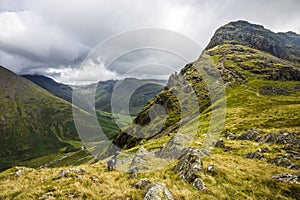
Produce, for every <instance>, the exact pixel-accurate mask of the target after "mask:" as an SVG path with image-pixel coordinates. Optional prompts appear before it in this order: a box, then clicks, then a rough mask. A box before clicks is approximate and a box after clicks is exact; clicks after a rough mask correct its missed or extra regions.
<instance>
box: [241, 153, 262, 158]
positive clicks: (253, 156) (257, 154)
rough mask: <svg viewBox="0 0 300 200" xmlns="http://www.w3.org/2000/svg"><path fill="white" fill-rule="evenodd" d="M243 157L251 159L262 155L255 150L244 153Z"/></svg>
mask: <svg viewBox="0 0 300 200" xmlns="http://www.w3.org/2000/svg"><path fill="white" fill-rule="evenodd" d="M245 157H246V158H251V159H261V158H263V157H264V155H261V154H259V153H257V152H250V153H247V154H245Z"/></svg>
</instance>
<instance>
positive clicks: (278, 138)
mask: <svg viewBox="0 0 300 200" xmlns="http://www.w3.org/2000/svg"><path fill="white" fill-rule="evenodd" d="M259 142H263V143H272V144H293V145H296V146H297V145H298V146H299V145H300V133H299V132H298V133H290V132H286V131H283V130H281V131H278V132H277V133H270V134H268V135H266V136H264V137H262V138H260V139H259Z"/></svg>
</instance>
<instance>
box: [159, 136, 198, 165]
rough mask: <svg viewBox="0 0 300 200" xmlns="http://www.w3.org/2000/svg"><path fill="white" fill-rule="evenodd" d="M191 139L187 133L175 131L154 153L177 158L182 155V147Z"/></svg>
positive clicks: (161, 156)
mask: <svg viewBox="0 0 300 200" xmlns="http://www.w3.org/2000/svg"><path fill="white" fill-rule="evenodd" d="M192 140H193V138H192V137H190V136H188V135H184V134H182V133H176V134H175V135H174V136H173V137H172V138H171V139H170V140H169V141H168V142H167V144H166V145H165V146H164V147H163V148H161V149H160V150H159V151H158V152H156V153H155V154H156V156H158V157H160V158H168V159H178V158H179V157H180V156H181V155H182V152H183V149H184V148H185V147H187V146H188V145H189V144H190V143H191V141H192Z"/></svg>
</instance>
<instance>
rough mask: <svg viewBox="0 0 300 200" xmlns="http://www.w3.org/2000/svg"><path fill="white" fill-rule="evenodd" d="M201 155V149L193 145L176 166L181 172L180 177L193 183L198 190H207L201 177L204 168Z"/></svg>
mask: <svg viewBox="0 0 300 200" xmlns="http://www.w3.org/2000/svg"><path fill="white" fill-rule="evenodd" d="M201 157H202V151H201V150H199V149H195V148H192V147H190V148H187V149H186V150H185V152H184V153H183V154H182V156H181V157H180V158H179V161H178V163H177V165H176V166H175V171H177V172H178V173H179V177H180V178H181V179H183V180H184V181H186V182H188V183H189V184H191V185H193V186H194V187H195V188H196V189H197V190H205V185H204V183H203V181H202V180H201V178H200V173H201V172H202V169H203V164H202V160H201Z"/></svg>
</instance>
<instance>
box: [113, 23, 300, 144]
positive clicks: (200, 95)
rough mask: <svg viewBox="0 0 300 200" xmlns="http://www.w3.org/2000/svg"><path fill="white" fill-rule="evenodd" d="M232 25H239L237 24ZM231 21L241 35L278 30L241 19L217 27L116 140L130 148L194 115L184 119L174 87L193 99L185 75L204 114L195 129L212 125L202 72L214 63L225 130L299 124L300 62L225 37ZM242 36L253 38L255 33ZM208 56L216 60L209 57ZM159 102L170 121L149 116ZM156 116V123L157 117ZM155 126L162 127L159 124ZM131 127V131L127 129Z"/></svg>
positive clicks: (288, 127)
mask: <svg viewBox="0 0 300 200" xmlns="http://www.w3.org/2000/svg"><path fill="white" fill-rule="evenodd" d="M233 25H235V26H236V28H233ZM228 26H229V27H231V31H232V32H233V33H232V34H233V36H235V34H234V33H236V32H237V31H238V30H240V32H239V34H241V35H242V36H245V35H248V32H251V33H253V35H255V36H256V37H258V36H257V34H259V33H260V32H261V31H262V32H266V33H269V34H266V35H265V37H266V39H267V40H269V39H270V38H273V35H274V34H275V33H272V32H270V31H268V30H266V29H263V27H262V26H259V25H252V24H250V23H248V22H243V21H242V22H241V21H238V22H232V23H229V24H228V25H225V26H224V27H221V28H220V29H218V31H217V32H216V34H215V36H214V37H213V38H212V40H211V41H212V42H211V43H210V44H209V45H208V47H207V50H206V51H205V52H204V53H203V54H202V56H200V58H199V60H197V61H195V62H194V63H190V64H187V65H186V66H185V67H184V68H183V69H182V70H181V72H180V74H178V75H176V74H173V75H172V76H171V77H170V79H169V82H168V85H167V88H165V89H164V90H163V91H162V92H161V93H159V94H158V95H157V96H156V97H155V98H154V99H153V100H152V101H151V102H149V103H148V104H147V105H146V106H145V107H144V109H143V111H142V112H141V113H139V114H138V116H137V117H136V118H135V121H134V122H135V124H137V125H132V126H129V127H127V128H125V129H124V130H123V131H122V132H120V133H119V135H118V136H116V137H115V138H114V143H115V144H116V145H117V146H119V147H121V148H123V147H125V146H126V148H130V147H133V146H135V145H137V144H139V142H140V141H142V140H145V139H146V140H147V139H151V138H153V137H160V136H163V135H165V134H168V133H169V132H170V131H171V132H172V131H175V132H176V130H177V129H178V127H179V123H185V121H193V120H191V118H193V117H195V116H193V112H194V113H195V112H196V111H193V109H192V108H191V112H190V117H189V118H188V119H186V118H185V119H182V120H181V115H182V113H181V109H182V108H180V104H179V102H178V97H176V90H177V91H181V92H182V94H183V95H181V96H180V97H182V98H187V99H186V100H187V102H189V101H188V98H189V97H190V95H191V94H192V91H191V90H190V89H188V88H187V89H184V88H186V84H183V83H182V81H180V78H178V77H184V79H185V80H186V81H187V82H188V83H189V84H190V86H191V87H192V88H193V91H194V92H195V93H196V96H197V99H198V103H199V112H200V113H201V115H200V116H201V117H204V118H205V119H202V120H200V121H201V123H202V127H200V128H199V129H198V132H197V133H198V134H200V133H205V131H206V130H207V128H208V127H207V125H208V124H209V123H208V120H209V119H210V116H209V115H210V114H209V111H210V108H211V106H212V105H211V100H210V96H209V93H208V87H207V84H206V82H205V79H204V78H203V73H202V74H201V72H204V71H208V72H209V71H210V70H212V72H213V67H212V66H214V67H216V68H217V70H218V71H219V73H220V75H221V77H222V80H223V82H224V86H225V88H226V100H227V118H226V122H227V123H226V124H225V129H224V130H223V132H226V131H237V132H242V131H245V130H247V128H251V127H258V128H261V129H263V130H265V131H268V130H271V129H272V130H273V129H281V128H282V129H296V128H299V126H300V124H299V120H298V119H299V111H300V107H299V106H300V105H299V103H300V102H299V87H300V67H299V66H300V65H299V64H298V63H297V62H291V61H289V60H284V59H281V58H278V57H275V56H273V55H271V54H270V53H269V52H268V51H261V50H259V49H262V50H264V49H263V48H257V49H255V48H251V47H249V46H251V45H241V44H239V43H242V42H240V40H239V38H241V37H238V36H237V38H238V39H237V41H236V40H234V38H233V39H230V40H226V39H222V38H227V37H229V36H230V35H231V32H226V31H225V32H223V31H220V30H224V29H225V30H227V27H228ZM244 29H245V30H244ZM257 29H260V32H259V33H256V30H257ZM228 35H229V36H228ZM275 35H276V34H275ZM297 37H298V36H297ZM221 39H222V40H221ZM219 40H220V43H222V44H220V45H217V42H215V41H219ZM244 40H245V41H253V40H252V39H251V38H246V39H244ZM223 43H225V44H223ZM215 45H217V46H215ZM259 45H261V46H262V47H265V46H264V45H265V43H264V41H257V44H256V46H259ZM266 45H268V44H266ZM276 45H277V43H276ZM295 45H296V44H295ZM210 47H212V48H210ZM209 48H210V49H209ZM295 48H296V49H293V48H290V50H291V51H295V52H296V51H297V48H299V46H295ZM271 53H272V52H271ZM207 57H209V60H211V61H212V62H213V64H212V63H207ZM281 57H282V56H281ZM294 58H296V57H294ZM210 65H211V66H210ZM203 70H204V71H203ZM155 104H159V105H162V106H163V107H164V108H165V110H166V111H167V113H168V114H167V118H166V122H164V121H161V120H157V119H155V118H154V119H152V121H151V120H150V117H149V111H150V109H151V108H152V107H153V106H154V105H155ZM252 106H253V108H252ZM287 108H288V109H287ZM279 113H280V114H279ZM158 116H159V115H158ZM234 116H235V117H234ZM150 121H151V122H150ZM153 121H155V122H156V123H153ZM274 122H276V124H274ZM189 123H191V122H189ZM149 124H150V125H149ZM146 125H149V126H146ZM205 125H206V126H205ZM137 126H138V127H145V126H146V129H147V130H146V129H145V128H144V129H143V133H140V130H139V129H137V128H135V127H137ZM157 127H162V128H159V129H158V128H157ZM228 127H230V128H228ZM195 128H196V127H195ZM160 129H161V130H160ZM196 129H197V128H196ZM154 130H155V131H154ZM157 130H160V131H157ZM127 132H128V133H130V134H127ZM150 132H151V133H153V132H155V135H147V134H149V133H150ZM140 134H142V135H140Z"/></svg>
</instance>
